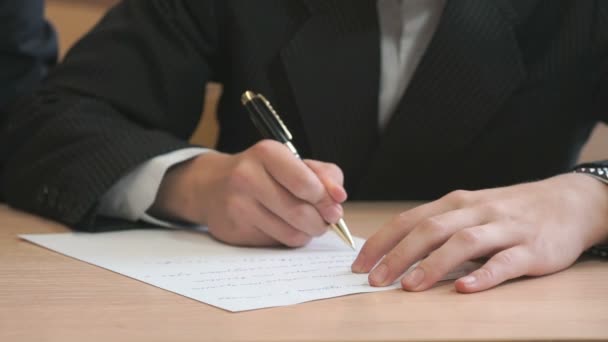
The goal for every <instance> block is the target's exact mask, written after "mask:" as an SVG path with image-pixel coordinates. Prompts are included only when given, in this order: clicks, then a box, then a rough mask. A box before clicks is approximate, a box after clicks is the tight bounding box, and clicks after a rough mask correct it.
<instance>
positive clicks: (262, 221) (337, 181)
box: [153, 140, 346, 247]
mask: <svg viewBox="0 0 608 342" xmlns="http://www.w3.org/2000/svg"><path fill="white" fill-rule="evenodd" d="M342 182H343V176H342V172H341V170H340V169H339V168H338V167H337V166H335V165H333V164H328V163H322V162H318V161H313V160H306V161H304V163H303V162H302V161H301V160H300V159H298V158H297V157H296V156H294V155H293V154H292V153H291V152H290V151H289V149H288V148H286V147H285V146H284V145H283V144H281V143H278V142H276V141H271V140H264V141H261V142H259V143H257V144H256V145H254V146H252V147H251V148H249V149H247V150H246V151H244V152H242V153H239V154H235V155H229V154H224V153H215V152H211V153H206V154H203V155H201V156H199V157H197V158H195V159H193V160H191V161H189V162H186V163H183V164H180V165H179V166H177V167H175V168H174V169H172V170H171V171H169V173H168V174H167V175H166V176H165V178H164V179H163V182H162V184H161V187H160V189H159V193H158V196H157V198H156V201H155V203H154V206H153V212H155V213H161V214H162V215H165V216H171V217H175V218H179V219H182V220H186V221H189V222H195V223H199V224H204V225H207V226H208V228H209V232H210V233H211V235H213V236H214V237H215V238H217V239H219V240H221V241H224V242H226V243H230V244H234V245H246V246H268V245H277V244H284V245H287V246H291V247H298V246H302V245H305V244H306V243H308V242H309V241H310V239H311V238H312V237H313V236H319V235H322V234H323V233H325V232H326V231H327V228H328V225H327V222H329V223H335V222H337V221H338V220H339V218H340V217H342V213H343V210H342V206H341V203H342V202H343V201H344V200H346V192H345V190H344V188H343V187H342Z"/></svg>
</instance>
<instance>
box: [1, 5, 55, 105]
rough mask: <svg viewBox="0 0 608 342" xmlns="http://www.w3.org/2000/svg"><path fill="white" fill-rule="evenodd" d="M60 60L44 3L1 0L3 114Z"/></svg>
mask: <svg viewBox="0 0 608 342" xmlns="http://www.w3.org/2000/svg"><path fill="white" fill-rule="evenodd" d="M56 59H57V38H56V35H55V31H54V30H53V28H52V27H51V25H50V24H49V23H48V22H47V21H46V20H45V19H44V1H43V0H0V111H1V110H2V109H4V108H5V107H6V106H7V105H9V104H10V103H11V102H12V101H14V100H15V99H16V98H17V97H18V96H21V95H25V94H27V93H28V92H30V91H32V90H33V89H34V88H35V87H36V85H37V84H38V83H39V82H40V80H41V79H42V78H43V77H44V76H45V75H46V73H47V71H48V69H49V67H51V66H52V65H54V64H55V62H56Z"/></svg>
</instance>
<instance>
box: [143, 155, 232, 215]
mask: <svg viewBox="0 0 608 342" xmlns="http://www.w3.org/2000/svg"><path fill="white" fill-rule="evenodd" d="M225 156H226V155H224V154H222V153H217V152H207V153H205V154H201V155H199V156H197V157H196V158H193V159H190V160H187V161H184V162H182V163H179V164H176V165H174V166H172V167H171V168H170V169H169V170H168V171H167V173H166V174H165V176H164V177H163V180H162V182H161V184H160V187H159V189H158V193H157V196H156V198H155V200H154V203H153V205H152V206H151V207H150V209H149V210H148V212H149V214H150V215H153V216H155V217H159V218H166V219H169V220H174V221H175V220H177V221H186V222H190V223H196V224H203V225H204V224H206V218H207V209H208V205H207V204H206V203H205V201H206V199H207V198H209V197H210V196H212V191H211V189H210V185H211V184H212V181H211V180H210V179H209V178H211V177H210V175H211V174H212V173H213V171H212V169H213V167H214V165H216V164H217V161H216V160H214V159H217V158H218V157H219V158H223V157H225Z"/></svg>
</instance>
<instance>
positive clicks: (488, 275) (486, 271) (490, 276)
mask: <svg viewBox="0 0 608 342" xmlns="http://www.w3.org/2000/svg"><path fill="white" fill-rule="evenodd" d="M475 275H476V276H477V277H479V278H482V279H484V280H486V281H492V280H494V279H495V278H496V275H495V274H494V271H492V269H490V268H488V267H482V268H480V269H478V270H477V271H475Z"/></svg>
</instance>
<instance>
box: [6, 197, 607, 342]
mask: <svg viewBox="0 0 608 342" xmlns="http://www.w3.org/2000/svg"><path fill="white" fill-rule="evenodd" d="M407 206H408V204H406V203H351V204H349V205H348V206H347V207H346V212H347V216H346V219H347V222H348V223H349V225H350V226H351V229H352V230H353V232H354V233H355V234H357V235H360V236H369V234H371V233H372V232H373V231H375V230H376V229H377V228H378V227H379V225H380V224H381V223H382V222H384V221H385V220H387V219H388V218H390V217H391V215H393V214H396V213H398V212H399V211H401V210H403V209H404V208H406V207H407ZM65 231H67V228H65V227H63V226H61V225H58V224H56V223H53V222H49V221H45V220H43V219H40V218H37V217H34V216H30V215H26V214H23V213H20V212H17V211H14V210H12V209H9V208H7V207H4V206H0V341H7V342H8V341H82V342H89V341H409V340H433V341H435V340H437V341H444V340H448V341H454V340H460V341H471V340H604V341H608V262H605V261H600V260H591V259H587V260H581V261H580V262H578V263H577V264H576V265H575V266H573V267H571V268H570V269H568V270H566V271H563V272H560V273H558V274H554V275H551V276H546V277H540V278H533V279H525V280H519V281H514V282H510V283H508V284H506V285H503V286H500V287H498V288H495V289H493V290H490V291H486V292H482V293H477V294H467V295H464V294H459V293H457V292H455V291H454V289H453V286H452V284H451V283H449V282H446V283H443V284H441V285H439V286H436V287H434V288H433V289H431V290H428V291H425V292H421V293H408V292H403V291H400V290H394V291H385V292H377V293H369V294H360V295H351V296H345V297H340V298H334V299H329V300H321V301H315V302H309V303H304V304H299V305H293V306H288V307H281V308H271V309H263V310H256V311H249V312H242V313H229V312H226V311H223V310H221V309H217V308H214V307H212V306H209V305H206V304H203V303H200V302H197V301H194V300H192V299H188V298H185V297H182V296H180V295H177V294H174V293H171V292H167V291H164V290H161V289H158V288H155V287H153V286H150V285H147V284H144V283H141V282H139V281H136V280H133V279H130V278H127V277H124V276H121V275H118V274H115V273H113V272H110V271H107V270H105V269H101V268H99V267H96V266H92V265H89V264H86V263H83V262H80V261H76V260H74V259H71V258H69V257H66V256H63V255H60V254H57V253H55V252H52V251H49V250H46V249H44V248H41V247H38V246H35V245H33V244H30V243H28V242H24V241H21V240H19V238H18V237H17V235H18V234H23V233H56V232H65Z"/></svg>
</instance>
